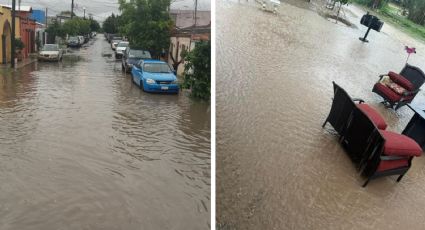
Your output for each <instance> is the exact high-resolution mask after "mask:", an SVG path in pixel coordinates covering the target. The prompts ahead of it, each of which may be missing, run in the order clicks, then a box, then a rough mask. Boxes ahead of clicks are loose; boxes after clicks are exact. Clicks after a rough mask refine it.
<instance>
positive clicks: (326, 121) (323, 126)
mask: <svg viewBox="0 0 425 230" xmlns="http://www.w3.org/2000/svg"><path fill="white" fill-rule="evenodd" d="M326 123H328V118H326V120H325V122H324V123H323V125H322V128H325V125H326Z"/></svg>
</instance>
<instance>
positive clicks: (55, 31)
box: [46, 21, 65, 43]
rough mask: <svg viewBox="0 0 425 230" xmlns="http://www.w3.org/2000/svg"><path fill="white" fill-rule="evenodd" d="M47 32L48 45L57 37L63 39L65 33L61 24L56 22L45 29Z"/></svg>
mask: <svg viewBox="0 0 425 230" xmlns="http://www.w3.org/2000/svg"><path fill="white" fill-rule="evenodd" d="M46 32H47V42H48V43H55V38H56V37H57V36H58V37H64V36H65V33H64V30H63V28H62V26H61V24H60V23H59V22H58V21H54V22H53V24H51V25H49V27H47V29H46Z"/></svg>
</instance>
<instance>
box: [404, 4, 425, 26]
mask: <svg viewBox="0 0 425 230" xmlns="http://www.w3.org/2000/svg"><path fill="white" fill-rule="evenodd" d="M403 5H405V6H406V8H407V10H408V11H409V15H408V16H407V17H408V19H410V20H411V21H413V22H415V23H417V24H420V25H423V24H424V23H425V1H423V0H404V1H403Z"/></svg>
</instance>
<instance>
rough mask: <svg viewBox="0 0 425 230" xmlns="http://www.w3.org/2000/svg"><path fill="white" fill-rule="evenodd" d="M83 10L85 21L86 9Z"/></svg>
mask: <svg viewBox="0 0 425 230" xmlns="http://www.w3.org/2000/svg"><path fill="white" fill-rule="evenodd" d="M83 9H84V20H86V7H84V8H83Z"/></svg>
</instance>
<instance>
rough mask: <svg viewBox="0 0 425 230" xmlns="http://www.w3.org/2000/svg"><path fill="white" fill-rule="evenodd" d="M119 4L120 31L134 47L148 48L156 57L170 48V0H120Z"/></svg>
mask: <svg viewBox="0 0 425 230" xmlns="http://www.w3.org/2000/svg"><path fill="white" fill-rule="evenodd" d="M119 4H120V10H121V12H122V14H121V16H120V18H119V20H118V22H119V25H120V26H119V31H120V32H121V33H122V34H124V35H125V36H127V37H128V40H129V41H130V44H131V46H132V47H133V48H137V49H144V50H148V51H150V52H151V54H152V55H153V56H154V57H159V56H160V54H162V53H163V51H164V50H168V47H169V44H170V30H171V26H172V21H171V18H170V14H169V12H168V8H169V6H170V0H129V1H126V0H119Z"/></svg>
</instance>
